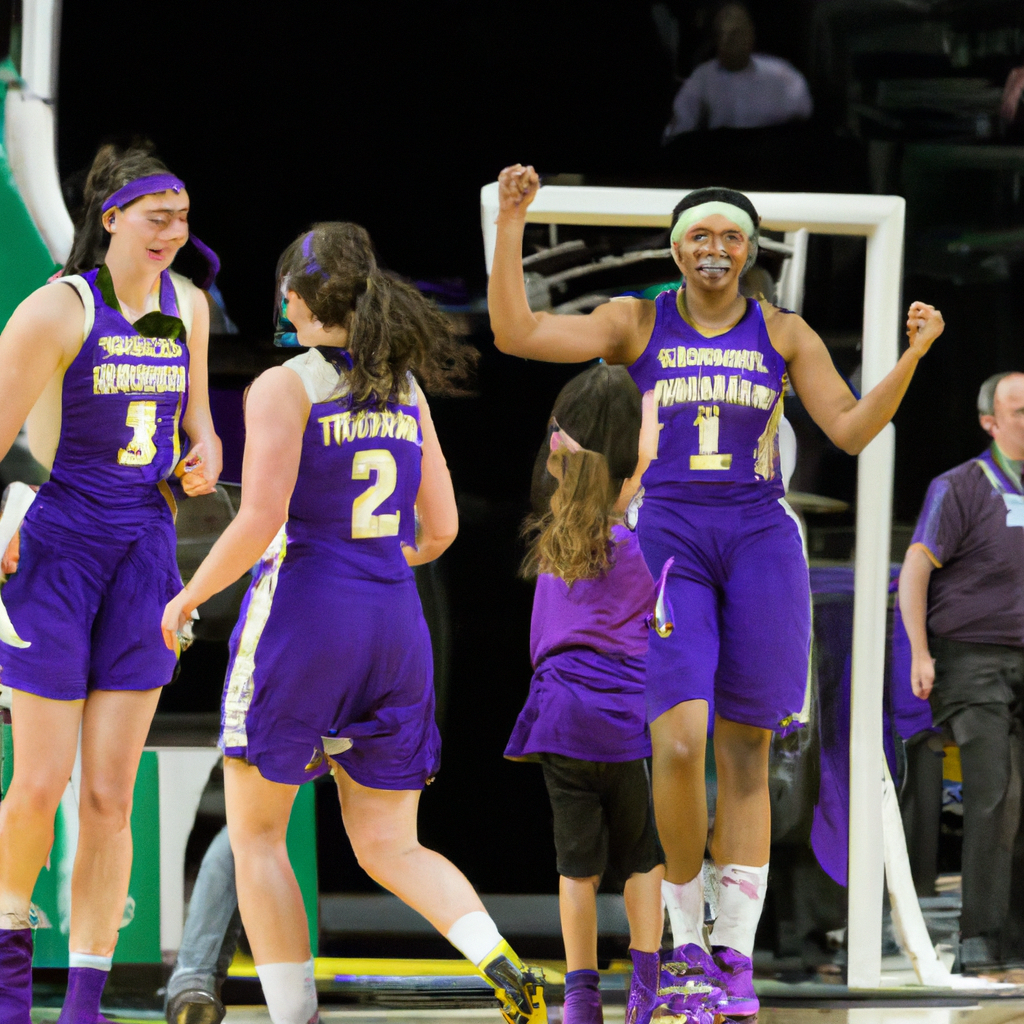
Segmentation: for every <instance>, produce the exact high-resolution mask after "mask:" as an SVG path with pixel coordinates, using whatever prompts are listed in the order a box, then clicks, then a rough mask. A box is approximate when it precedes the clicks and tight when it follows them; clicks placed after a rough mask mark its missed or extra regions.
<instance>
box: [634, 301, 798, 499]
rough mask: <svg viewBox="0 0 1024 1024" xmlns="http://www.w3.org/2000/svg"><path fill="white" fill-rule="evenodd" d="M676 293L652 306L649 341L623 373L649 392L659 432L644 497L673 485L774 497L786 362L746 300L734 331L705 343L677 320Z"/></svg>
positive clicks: (778, 489)
mask: <svg viewBox="0 0 1024 1024" xmlns="http://www.w3.org/2000/svg"><path fill="white" fill-rule="evenodd" d="M677 294H678V293H677V292H672V291H670V292H662V293H661V295H659V296H658V298H657V299H656V300H655V301H656V305H657V318H656V321H655V325H654V331H653V333H652V334H651V339H650V341H649V342H648V343H647V347H646V348H645V349H644V351H643V354H642V355H641V356H640V358H639V359H637V360H636V362H635V363H633V364H632V365H631V366H629V367H627V369H628V370H629V374H630V376H631V377H632V378H633V380H634V381H636V384H637V387H638V388H639V389H640V392H641V394H644V393H646V392H648V391H652V390H653V391H654V394H655V399H656V402H657V408H658V421H659V424H660V428H661V429H660V433H659V437H658V457H657V458H656V459H655V460H654V461H653V462H652V463H651V465H650V467H649V468H648V470H647V472H646V473H645V474H644V478H643V485H644V490H645V492H646V495H647V496H648V497H671V496H673V495H674V494H676V493H677V492H678V485H679V484H680V483H687V484H689V483H759V484H763V485H765V487H766V489H767V490H768V491H769V493H771V494H772V496H774V497H780V498H781V497H782V496H783V485H782V476H781V473H780V469H779V442H778V422H779V419H780V417H781V415H782V389H783V377H784V376H785V373H786V363H785V361H784V360H783V358H782V356H780V355H779V353H778V352H776V351H775V349H774V348H773V347H772V343H771V341H770V339H769V337H768V330H767V328H766V326H765V322H764V315H763V314H762V312H761V307H760V304H759V303H758V302H756V301H755V300H754V299H748V300H747V311H746V313H744V315H743V318H742V319H741V320H740V322H739V323H738V324H736V326H735V327H733V328H731V329H730V330H728V331H726V332H725V334H721V335H719V336H718V337H715V338H705V337H704V336H703V335H702V334H700V333H699V332H698V331H696V330H695V329H694V328H693V327H691V326H690V325H689V324H688V323H687V322H686V321H685V320H684V319H683V317H682V316H681V314H680V313H679V309H678V307H677V305H676V301H677V300H676V296H677Z"/></svg>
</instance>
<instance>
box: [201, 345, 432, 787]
mask: <svg viewBox="0 0 1024 1024" xmlns="http://www.w3.org/2000/svg"><path fill="white" fill-rule="evenodd" d="M285 365H286V366H290V367H291V368H292V369H293V370H295V371H296V372H297V373H298V374H299V376H300V377H301V378H302V379H303V382H304V384H305V386H306V391H307V394H308V396H309V398H310V401H311V402H312V407H311V409H310V413H309V420H308V422H307V424H306V429H305V433H304V434H303V438H302V456H301V460H300V462H299V475H298V479H297V481H296V484H295V490H294V491H293V493H292V497H291V503H290V504H289V507H288V522H287V523H286V524H285V526H284V527H283V528H282V530H281V532H280V533H279V534H278V536H277V537H276V538H275V540H274V542H273V543H272V544H271V546H270V547H269V548H268V549H267V552H266V554H265V555H264V557H263V560H262V561H261V563H260V564H259V565H258V566H257V567H256V569H255V570H254V575H255V579H254V580H253V583H252V585H251V586H250V588H249V592H248V594H247V595H246V597H245V601H244V603H243V605H242V611H241V615H240V618H239V620H238V625H237V626H236V627H235V630H234V633H233V634H232V637H231V644H230V651H231V657H230V662H229V665H228V674H227V683H226V686H225V691H224V702H223V709H222V718H221V738H220V746H221V749H222V750H223V751H224V753H225V754H227V755H228V756H229V757H244V758H246V759H247V760H248V761H250V762H251V763H252V764H255V765H256V766H257V767H258V768H259V770H260V773H261V774H262V775H263V777H264V778H266V779H269V780H271V781H272V782H280V783H284V784H288V785H297V784H300V783H302V782H305V781H307V780H309V779H312V778H315V777H316V776H318V775H322V774H323V773H325V772H326V771H327V770H328V767H329V765H328V763H327V759H326V757H325V756H324V755H325V754H326V755H329V756H330V757H332V758H334V759H335V760H337V761H338V762H339V763H340V764H341V765H342V767H343V768H344V769H345V771H346V772H348V774H349V775H351V777H352V778H353V779H355V781H356V782H358V783H360V784H361V785H364V786H369V787H372V788H374V789H421V788H422V787H423V786H424V785H425V784H426V782H427V781H428V780H429V779H430V778H431V777H432V776H433V775H434V774H435V773H436V772H437V769H438V766H439V756H440V736H439V735H438V732H437V727H436V725H435V724H434V687H433V659H432V654H431V648H430V634H429V633H428V631H427V624H426V621H425V620H424V618H423V611H422V608H421V606H420V600H419V595H418V593H417V591H416V582H415V579H414V577H413V572H412V569H411V568H410V567H409V565H408V563H407V562H406V560H405V556H404V555H403V554H402V545H403V544H406V545H413V544H414V543H415V537H416V521H415V501H416V494H417V491H418V490H419V484H420V463H421V451H420V446H421V445H422V434H421V431H420V422H419V408H418V406H417V405H416V400H415V397H414V395H415V384H414V383H413V381H412V379H411V378H410V379H409V394H406V395H403V396H400V397H399V398H397V399H394V400H392V401H389V402H388V403H387V404H386V405H385V406H384V407H383V408H376V407H354V406H353V404H352V402H351V399H350V398H349V397H347V396H344V397H340V398H335V397H333V393H334V391H335V389H336V386H337V384H338V382H339V374H338V371H337V370H336V369H334V368H333V367H332V366H331V364H330V363H328V362H327V360H325V359H324V357H323V356H322V355H321V354H320V352H319V351H318V350H317V349H310V350H309V351H308V352H306V353H304V354H303V355H301V356H297V357H295V358H294V359H290V360H289V361H288V362H287V363H285Z"/></svg>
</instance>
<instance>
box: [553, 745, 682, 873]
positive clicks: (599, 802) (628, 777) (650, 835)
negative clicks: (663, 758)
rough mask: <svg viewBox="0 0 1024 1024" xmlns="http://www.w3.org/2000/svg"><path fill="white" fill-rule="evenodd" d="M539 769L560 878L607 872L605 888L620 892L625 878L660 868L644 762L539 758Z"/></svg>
mask: <svg viewBox="0 0 1024 1024" xmlns="http://www.w3.org/2000/svg"><path fill="white" fill-rule="evenodd" d="M542 764H543V767H544V782H545V784H546V785H547V787H548V797H549V798H550V799H551V810H552V812H553V814H554V819H555V852H556V854H557V857H558V873H559V874H560V875H562V876H564V877H566V878H590V877H592V876H594V875H599V876H604V874H605V872H606V871H608V878H607V879H606V882H607V883H608V885H609V886H610V887H613V888H615V889H621V887H622V885H623V884H624V883H625V882H626V881H627V879H628V878H629V876H630V875H634V874H645V873H646V872H648V871H651V870H652V869H653V868H656V867H657V866H658V865H659V864H664V863H665V854H664V853H663V852H662V849H661V843H660V842H659V841H658V832H657V830H656V829H655V827H654V804H653V801H652V799H651V780H650V777H649V776H648V774H647V762H646V761H644V760H642V759H641V760H638V761H621V762H605V761H579V760H577V759H576V758H574V757H563V756H562V755H561V754H543V755H542Z"/></svg>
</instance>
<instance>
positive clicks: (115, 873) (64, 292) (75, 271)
mask: <svg viewBox="0 0 1024 1024" xmlns="http://www.w3.org/2000/svg"><path fill="white" fill-rule="evenodd" d="M188 212H189V197H188V193H187V192H186V191H185V187H184V185H183V184H182V182H181V181H180V180H179V179H178V178H176V177H174V176H173V175H172V174H170V173H169V172H168V170H167V168H166V167H165V166H164V165H163V163H161V162H160V161H159V160H157V159H156V158H155V157H154V156H152V155H151V154H150V153H149V151H148V150H147V149H144V148H141V147H133V148H131V149H129V150H127V151H124V152H120V151H118V150H116V149H115V148H114V147H112V146H107V147H104V148H103V149H101V150H100V152H99V154H98V155H97V157H96V160H95V162H94V163H93V166H92V169H91V171H90V173H89V177H88V180H87V182H86V186H85V210H84V213H83V215H82V221H81V224H80V226H79V228H78V230H77V232H76V235H75V241H74V244H73V247H72V251H71V255H70V256H69V258H68V263H67V266H66V267H65V268H64V275H63V276H62V277H61V279H60V280H58V281H55V282H54V283H52V284H47V285H46V286H45V287H43V288H40V289H39V290H38V291H36V292H33V293H32V295H30V296H29V297H28V298H27V299H25V301H24V302H22V303H21V305H20V306H19V307H18V308H17V309H16V310H15V311H14V314H13V315H12V316H11V319H10V321H9V322H8V324H7V327H6V328H5V329H4V332H3V335H2V336H0V453H5V452H6V451H7V450H8V449H9V448H10V446H11V443H12V442H13V441H14V438H15V436H16V435H17V433H18V430H19V428H20V427H21V425H22V423H24V422H25V420H26V418H27V419H28V424H29V440H30V444H31V445H32V448H33V453H34V454H35V455H36V457H37V458H38V459H39V460H40V461H41V462H43V463H44V464H45V465H47V466H50V467H51V475H50V480H49V481H48V482H47V483H45V484H43V486H42V488H41V489H40V491H39V494H38V496H37V498H36V500H35V502H34V504H33V505H32V507H31V508H30V509H29V511H28V514H27V516H26V517H25V520H24V522H23V523H22V525H21V531H20V559H19V563H18V569H17V572H16V573H15V574H14V575H13V576H12V577H11V578H10V580H9V581H8V582H7V583H6V584H5V585H4V587H3V590H2V601H3V604H2V605H0V679H2V680H3V684H4V686H6V687H9V688H11V690H12V691H13V707H12V721H13V729H14V777H13V780H12V782H11V786H10V789H9V790H8V793H7V796H6V798H5V799H4V801H3V805H2V807H0V1020H3V1021H4V1022H5V1024H8V1022H10V1024H28V1021H29V1009H30V1004H31V997H32V988H31V960H32V933H31V931H30V929H29V910H30V899H31V895H32V889H33V887H34V885H35V881H36V876H37V875H38V874H39V871H40V869H41V868H42V866H43V864H44V863H45V862H46V858H47V854H48V852H49V849H50V845H51V842H52V839H53V821H54V815H55V813H56V810H57V805H58V804H59V803H60V799H61V796H62V794H63V793H64V790H65V787H66V786H67V783H68V779H69V778H70V777H71V770H72V767H73V765H74V762H75V754H76V751H77V750H78V745H79V729H81V754H82V777H81V795H80V800H79V834H78V848H77V852H76V855H75V865H74V872H73V875H72V882H71V899H72V911H71V930H70V936H69V945H70V967H71V970H70V973H69V976H68V993H67V997H66V999H65V1003H64V1009H63V1011H62V1013H61V1016H60V1020H61V1022H62V1024H71V1022H74V1024H93V1022H95V1021H96V1020H97V1019H99V1001H100V995H101V993H102V989H103V984H104V982H105V981H106V977H107V972H108V971H109V969H110V963H111V957H112V955H113V952H114V946H115V944H116V942H117V930H118V927H119V925H120V922H121V917H122V914H123V913H124V905H125V898H126V895H127V890H128V878H129V873H130V870H131V861H132V840H131V831H130V825H129V817H130V813H131V801H132V791H133V787H134V784H135V775H136V771H137V769H138V764H139V758H140V756H141V753H142V746H143V743H144V742H145V739H146V734H147V732H148V730H149V725H150V721H151V720H152V717H153V712H154V711H155V709H156V705H157V700H158V699H159V696H160V689H161V687H163V686H164V685H165V684H167V683H169V682H170V680H171V676H172V674H173V671H174V666H175V655H174V653H173V652H170V651H167V650H165V649H164V646H163V644H161V643H160V636H159V623H160V616H161V614H162V611H163V605H164V604H165V603H166V601H167V599H168V598H169V597H170V596H171V595H173V594H174V593H175V592H176V591H177V590H178V588H179V587H180V585H181V577H180V576H179V575H178V569H177V564H176V560H175V534H174V521H173V515H172V510H171V506H170V503H169V500H168V499H169V498H170V491H168V490H167V487H166V484H165V483H164V481H165V478H166V477H168V476H169V475H170V474H171V473H172V472H173V471H174V470H175V468H176V467H177V466H178V465H179V463H183V460H182V454H183V452H182V447H181V444H182V443H181V436H180V431H181V428H184V430H185V431H186V432H187V433H188V436H189V437H190V438H191V440H192V442H193V448H192V450H191V452H190V453H189V457H188V460H187V461H188V464H189V465H190V466H191V467H192V468H191V470H190V471H188V472H186V473H185V475H184V485H185V489H186V492H187V493H189V494H205V493H208V492H210V491H212V489H213V487H214V485H215V483H216V480H217V476H218V474H219V472H220V442H219V441H218V439H217V436H216V434H215V433H214V429H213V422H212V420H211V418H210V410H209V401H208V397H207V384H206V351H207V340H208V327H209V311H208V307H207V305H206V300H205V298H204V297H203V296H202V294H201V293H200V292H199V290H198V289H197V288H196V287H195V286H194V285H193V284H192V283H191V282H190V281H187V280H186V279H185V278H182V277H180V276H178V275H172V273H171V271H170V270H169V267H170V265H171V262H172V261H173V260H174V257H175V254H176V253H177V252H178V250H179V249H180V248H181V247H182V246H183V245H184V244H185V242H186V241H187V240H188V238H189V230H188ZM206 251H207V252H208V250H206Z"/></svg>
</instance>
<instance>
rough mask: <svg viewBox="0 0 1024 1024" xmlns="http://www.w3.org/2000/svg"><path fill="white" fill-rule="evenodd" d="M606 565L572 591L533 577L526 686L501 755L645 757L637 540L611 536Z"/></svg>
mask: <svg viewBox="0 0 1024 1024" xmlns="http://www.w3.org/2000/svg"><path fill="white" fill-rule="evenodd" d="M612 558H613V561H612V564H611V567H610V568H609V570H608V571H607V572H606V573H605V574H604V575H603V576H599V577H597V578H596V579H591V580H577V581H576V582H575V583H574V584H573V585H572V586H571V587H569V586H567V585H566V583H565V581H564V580H562V579H559V578H558V577H555V576H549V575H541V576H540V577H539V578H538V580H537V590H536V592H535V594H534V599H533V621H532V623H531V628H530V656H531V658H532V661H533V665H534V673H533V679H532V680H531V681H530V693H529V696H528V697H527V698H526V704H525V706H524V707H523V710H522V711H521V712H520V714H519V718H518V719H517V721H516V724H515V728H514V729H513V730H512V736H511V738H510V739H509V742H508V746H507V747H506V748H505V756H506V757H510V758H530V757H535V756H536V755H538V754H561V755H563V756H564V757H575V758H578V759H580V760H582V761H607V762H621V761H633V760H636V759H638V758H642V757H648V756H649V755H650V753H651V737H650V731H649V730H648V728H647V708H646V703H645V701H644V676H645V664H646V658H647V637H648V632H649V631H648V627H647V621H646V620H647V616H648V615H649V614H650V613H651V611H652V610H653V608H654V580H653V579H652V578H651V574H650V571H649V570H648V568H647V563H646V562H645V561H644V558H643V555H642V554H641V553H640V545H639V543H638V542H637V539H636V536H635V535H634V534H633V533H631V532H630V531H629V530H627V529H626V528H625V527H624V526H614V527H612Z"/></svg>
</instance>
